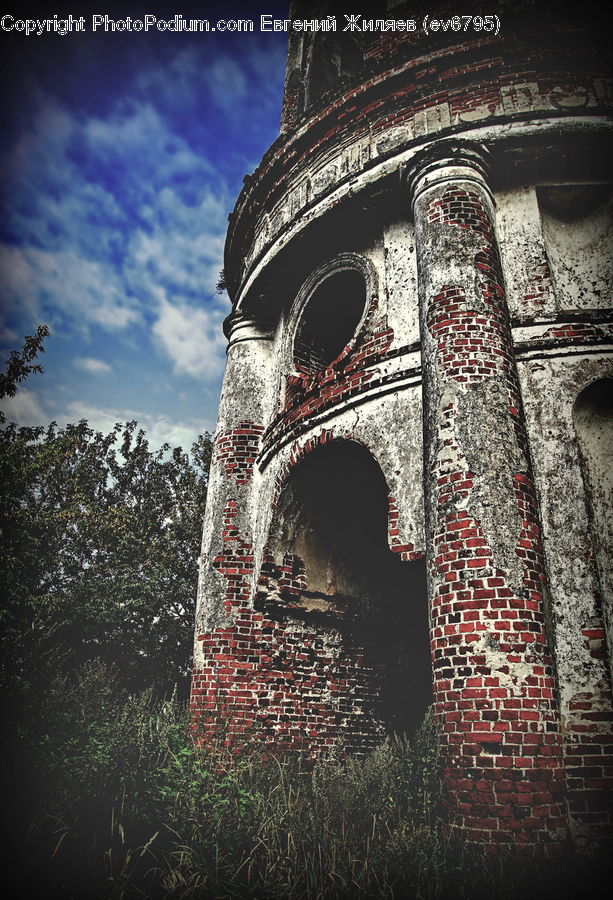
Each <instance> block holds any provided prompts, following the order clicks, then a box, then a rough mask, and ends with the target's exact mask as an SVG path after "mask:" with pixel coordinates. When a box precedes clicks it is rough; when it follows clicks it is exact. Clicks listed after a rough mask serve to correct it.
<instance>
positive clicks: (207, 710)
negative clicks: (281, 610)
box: [191, 313, 271, 724]
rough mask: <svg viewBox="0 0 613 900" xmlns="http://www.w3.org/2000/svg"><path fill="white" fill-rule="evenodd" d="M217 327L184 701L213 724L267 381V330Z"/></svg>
mask: <svg viewBox="0 0 613 900" xmlns="http://www.w3.org/2000/svg"><path fill="white" fill-rule="evenodd" d="M224 328H225V332H226V335H227V337H228V339H229V343H228V356H227V362H226V370H225V374H224V382H223V388H222V393H221V399H220V404H219V413H218V418H217V428H216V431H215V437H214V441H213V456H212V460H211V471H210V476H209V485H208V492H207V502H206V512H205V518H204V531H203V538H202V551H201V557H200V578H199V583H198V603H197V610H196V641H195V647H194V673H193V677H192V701H191V702H192V708H193V710H194V721H195V722H198V721H204V719H209V720H211V721H212V722H213V724H215V720H216V719H217V718H218V717H219V714H220V713H223V710H220V709H219V692H220V685H222V684H224V683H225V682H228V683H230V681H231V679H224V678H223V677H222V669H223V666H224V661H225V660H226V659H227V658H229V657H231V656H232V653H233V652H234V651H233V648H232V646H231V641H232V640H235V639H236V636H235V635H234V631H236V625H235V619H236V616H237V615H238V614H239V611H240V610H244V609H246V608H249V606H250V601H251V599H252V594H253V569H254V549H253V543H254V535H253V529H254V522H255V517H256V511H257V510H256V506H257V496H256V495H255V493H254V477H253V476H254V463H255V458H256V456H257V452H258V449H259V444H260V437H261V435H262V432H263V431H264V419H265V415H266V403H267V399H268V395H269V388H270V384H271V379H270V353H271V341H270V335H269V334H268V333H267V332H266V331H264V330H263V329H262V328H261V327H260V326H259V325H258V324H257V322H256V321H255V320H253V319H251V318H250V317H248V316H245V315H243V314H237V313H233V314H232V315H230V316H229V317H228V318H227V319H226V322H225V325H224ZM224 629H225V631H224ZM226 632H227V633H226ZM220 635H222V636H220ZM203 714H204V715H203Z"/></svg>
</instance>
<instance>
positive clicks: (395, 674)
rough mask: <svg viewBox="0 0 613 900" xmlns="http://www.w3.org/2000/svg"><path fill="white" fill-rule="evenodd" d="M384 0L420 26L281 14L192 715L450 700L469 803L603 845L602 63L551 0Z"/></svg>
mask: <svg viewBox="0 0 613 900" xmlns="http://www.w3.org/2000/svg"><path fill="white" fill-rule="evenodd" d="M468 5H469V7H471V4H470V3H469V4H468ZM324 6H325V5H322V16H325V15H328V14H329V8H328V7H327V6H326V7H325V9H324ZM388 6H389V9H388V10H387V13H386V15H385V18H384V19H382V20H381V21H387V20H388V18H389V19H390V20H391V19H402V18H404V20H408V19H415V20H416V22H417V26H416V28H415V30H409V29H407V28H403V29H402V30H401V29H398V30H392V29H391V28H377V27H374V26H373V27H370V26H369V27H368V28H367V29H365V30H364V31H360V32H358V31H357V30H356V32H355V33H352V34H350V35H344V36H343V33H342V32H341V28H342V26H343V24H344V21H340V24H339V26H338V29H339V30H338V31H337V32H334V30H327V31H325V32H324V31H319V32H318V31H313V29H311V28H309V29H306V30H305V29H304V28H303V29H301V30H300V31H293V32H291V34H290V39H289V51H288V63H287V78H286V91H285V99H284V109H283V116H282V133H281V136H280V137H279V139H278V141H277V142H276V143H275V144H274V145H273V146H272V147H271V148H270V150H269V151H268V153H267V154H266V155H265V156H264V159H263V160H262V163H261V164H260V166H259V167H258V169H257V171H256V172H255V173H254V175H253V176H252V177H251V178H249V179H247V180H246V183H245V187H244V189H243V191H242V193H241V196H240V197H239V199H238V201H237V204H236V208H235V211H234V213H233V215H232V217H231V222H230V228H229V233H228V239H227V243H226V278H227V283H228V285H229V291H230V294H231V298H232V301H233V312H232V314H231V316H230V317H229V319H228V320H227V324H226V332H227V335H228V338H229V348H228V362H227V367H226V375H225V380H224V388H223V393H222V399H221V402H220V411H219V420H218V426H217V432H216V438H215V453H214V456H213V462H212V469H211V478H210V487H209V498H208V503H207V514H206V519H205V528H204V536H203V545H202V559H201V577H200V586H199V602H198V613H197V624H196V641H195V655H194V677H193V692H192V705H193V711H194V720H195V722H197V723H198V726H199V728H200V729H201V731H200V733H201V734H202V735H203V738H204V739H206V737H207V735H215V736H216V737H219V736H222V737H223V739H224V740H226V741H227V743H228V745H230V746H234V747H236V748H237V749H239V750H240V748H241V747H242V746H243V745H244V743H245V741H248V740H249V739H251V738H254V737H255V738H256V739H258V740H264V741H266V742H267V743H268V744H269V745H270V747H271V748H273V749H276V750H277V751H280V750H287V749H290V748H299V749H301V750H302V751H304V752H305V753H306V754H307V755H309V756H311V757H315V756H317V755H318V754H321V753H324V752H326V751H328V750H329V749H330V748H332V747H337V748H339V749H340V750H341V751H343V752H352V753H353V752H357V753H360V752H365V751H367V750H368V749H370V748H372V747H373V746H374V745H375V744H376V743H377V742H378V741H379V740H380V739H381V738H382V737H383V736H384V735H385V734H386V733H389V732H390V731H402V730H409V731H410V730H411V728H413V727H414V726H415V725H416V724H417V722H418V721H419V719H420V717H421V716H422V715H423V712H424V710H425V708H426V707H427V706H428V705H429V704H430V703H433V704H434V710H435V714H436V717H437V721H438V723H439V725H440V728H441V735H442V737H441V749H442V759H443V767H444V778H445V783H446V796H447V804H448V810H449V815H450V818H451V821H452V823H453V824H454V826H455V827H457V828H460V829H461V830H462V831H464V833H465V834H466V835H467V836H468V837H469V838H470V839H471V840H474V841H477V842H483V843H487V844H490V845H493V846H514V847H519V848H521V849H524V850H526V851H529V852H540V853H545V854H550V853H555V852H559V850H560V848H561V847H563V846H565V841H566V840H568V839H572V840H574V841H575V843H576V845H577V846H578V847H579V848H580V849H583V848H589V847H590V846H591V845H592V844H593V842H595V841H596V842H598V841H606V840H610V839H611V834H612V832H611V828H612V825H611V814H612V802H611V787H612V785H613V760H612V758H611V753H612V746H613V730H612V724H613V714H612V708H611V652H612V643H613V583H612V578H611V574H610V573H611V571H613V560H612V559H611V552H612V551H611V547H612V546H613V524H612V518H611V514H612V508H613V475H612V474H611V465H610V461H611V459H612V458H613V425H612V410H611V396H612V395H613V392H612V391H611V387H612V386H613V360H612V358H611V343H612V342H611V332H612V322H611V278H612V275H613V262H612V260H611V250H610V248H611V243H612V241H613V227H612V224H611V209H612V196H613V191H612V185H611V177H610V172H609V170H608V168H607V166H606V163H605V161H606V159H607V158H610V154H611V150H612V149H613V148H612V147H611V137H610V134H609V132H608V130H607V126H606V123H605V117H606V114H607V113H610V111H611V97H612V96H613V92H612V91H611V85H610V82H609V81H608V80H607V77H606V76H607V72H606V68H605V66H604V64H603V61H602V57H601V55H600V54H599V42H598V36H597V35H594V34H593V33H590V30H589V22H588V21H587V17H585V20H581V21H579V19H578V18H577V17H574V18H571V19H564V18H563V17H562V8H561V6H560V5H559V4H557V5H556V4H553V7H552V9H551V10H550V12H549V15H548V16H545V18H543V17H542V16H541V15H540V13H541V12H542V10H540V12H539V14H537V12H536V11H535V10H534V7H533V5H532V4H527V3H526V4H521V3H520V4H516V7H517V8H516V9H515V10H514V11H511V10H510V9H509V8H508V4H504V5H501V7H500V9H499V10H498V12H499V13H500V28H499V29H498V30H497V31H484V30H483V29H480V30H478V31H477V30H475V28H474V27H472V26H470V25H469V26H467V28H466V29H465V30H462V31H461V33H460V32H458V31H457V30H454V29H453V28H452V27H451V26H449V27H448V28H447V29H442V28H439V29H438V30H436V29H435V30H432V31H431V32H426V30H425V29H424V27H423V24H422V19H420V16H423V15H425V13H428V15H429V16H430V17H432V16H438V17H439V18H440V19H441V20H443V21H448V20H447V19H445V16H453V12H454V11H453V10H452V9H451V8H450V6H449V4H445V3H444V2H435V3H434V4H428V5H427V8H426V5H424V4H422V3H420V2H417V3H412V4H404V3H397V2H395V3H389V4H388ZM303 7H305V4H304V3H300V2H298V3H295V4H294V5H293V7H292V10H293V11H292V15H293V16H294V17H298V18H299V17H300V16H303V17H305V18H308V19H313V16H314V12H313V4H309V10H308V16H307V14H306V12H305V13H301V10H302V9H303ZM464 12H466V14H467V15H468V14H469V13H471V9H466V10H465V11H464ZM381 15H382V16H383V13H381ZM373 21H375V20H374V19H373ZM471 21H472V20H471Z"/></svg>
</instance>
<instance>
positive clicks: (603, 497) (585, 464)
mask: <svg viewBox="0 0 613 900" xmlns="http://www.w3.org/2000/svg"><path fill="white" fill-rule="evenodd" d="M574 419H575V431H576V433H577V442H578V445H579V456H580V460H581V469H582V473H583V481H584V484H585V491H586V496H587V502H588V512H589V516H590V520H591V522H590V524H591V531H592V538H593V542H594V552H595V556H596V565H597V568H598V576H599V581H600V590H601V595H602V610H603V618H604V622H605V628H606V631H607V645H608V651H609V664H611V656H612V648H613V378H603V379H602V380H600V381H596V382H594V383H593V384H590V385H589V387H587V388H585V390H583V391H582V392H581V393H580V394H579V396H578V397H577V400H576V402H575V408H574Z"/></svg>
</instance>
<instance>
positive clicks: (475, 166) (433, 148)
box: [402, 139, 491, 206]
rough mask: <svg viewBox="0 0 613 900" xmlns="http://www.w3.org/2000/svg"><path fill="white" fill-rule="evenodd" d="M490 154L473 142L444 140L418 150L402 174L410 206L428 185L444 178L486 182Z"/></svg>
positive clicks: (483, 146) (442, 180)
mask: <svg viewBox="0 0 613 900" xmlns="http://www.w3.org/2000/svg"><path fill="white" fill-rule="evenodd" d="M489 174H490V153H489V150H488V149H487V147H485V145H484V144H480V143H477V142H476V141H463V140H454V139H450V140H443V141H436V142H435V143H433V144H429V145H428V146H427V147H425V148H424V149H423V150H419V151H418V152H417V153H416V154H415V156H414V157H413V159H412V160H411V161H410V162H409V163H408V165H407V166H406V168H405V170H404V171H403V173H402V180H403V182H404V184H405V185H406V187H407V189H408V191H409V194H410V197H411V202H412V204H413V206H414V205H415V202H416V200H417V199H418V197H419V196H420V194H422V193H423V191H425V190H426V189H427V188H429V187H432V186H434V185H437V184H441V183H442V182H445V181H476V182H478V183H479V184H481V186H482V187H484V188H485V189H486V190H487V191H488V193H490V196H491V192H490V189H489V185H488V179H489Z"/></svg>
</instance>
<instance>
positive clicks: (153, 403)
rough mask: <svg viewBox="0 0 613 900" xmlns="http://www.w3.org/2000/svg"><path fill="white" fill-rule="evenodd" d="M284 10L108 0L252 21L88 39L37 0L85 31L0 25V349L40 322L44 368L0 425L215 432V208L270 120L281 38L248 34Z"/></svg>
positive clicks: (156, 436)
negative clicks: (199, 30) (246, 29)
mask: <svg viewBox="0 0 613 900" xmlns="http://www.w3.org/2000/svg"><path fill="white" fill-rule="evenodd" d="M21 8H22V7H15V9H14V10H12V12H13V14H14V16H15V18H16V19H17V18H18V17H19V16H20V15H21V16H22V17H23V16H24V14H23V13H20V12H19V9H21ZM26 9H28V10H29V12H28V15H32V11H31V8H30V7H29V5H27V6H26ZM285 11H286V5H285V4H279V3H275V2H272V3H267V4H266V5H262V7H260V6H254V5H250V6H247V5H244V4H241V3H236V4H224V5H221V4H218V3H206V2H203V3H199V4H195V3H192V4H190V3H183V4H180V3H179V4H176V5H172V6H170V5H168V4H161V3H155V2H151V3H148V4H146V5H144V4H139V3H129V2H128V3H118V2H108V3H106V4H100V6H99V8H96V10H95V12H97V13H100V12H102V13H108V14H109V16H111V17H112V18H121V17H124V18H125V17H126V16H128V15H130V16H132V18H138V17H139V16H140V17H143V16H144V14H145V13H150V14H156V15H157V16H158V17H160V18H162V17H165V18H171V17H172V16H174V14H175V13H179V14H181V15H184V16H185V17H186V18H189V16H190V14H191V15H194V16H198V17H199V18H209V19H210V20H217V19H218V18H222V17H223V18H226V19H227V18H235V19H238V18H253V19H254V22H255V28H254V31H253V33H233V34H223V33H221V32H219V31H216V32H215V33H211V32H209V33H208V34H206V33H204V34H188V33H177V34H171V33H169V32H168V31H166V32H157V31H149V32H148V33H147V34H145V33H144V32H141V33H135V32H132V33H125V32H124V33H122V34H120V33H114V34H113V33H105V32H104V31H99V32H96V33H95V34H92V33H91V29H90V27H89V25H90V19H91V16H90V10H89V9H88V7H87V5H86V4H85V5H84V4H75V5H72V6H60V7H57V6H51V5H49V6H48V7H47V8H46V9H45V7H44V6H43V7H42V13H43V14H47V15H48V16H51V17H52V16H53V14H55V13H56V14H58V16H60V15H61V16H64V15H66V14H68V13H72V14H73V15H75V16H77V15H81V14H82V15H84V16H85V21H86V27H87V29H88V30H87V31H86V33H83V34H81V33H79V34H67V35H64V36H61V35H59V34H53V33H52V34H46V35H43V36H41V37H37V36H36V35H29V36H28V37H26V36H25V35H24V34H23V32H22V33H20V34H16V33H15V32H12V33H7V32H0V54H1V58H2V59H3V60H4V61H3V63H2V64H1V66H2V68H1V70H0V71H1V74H2V118H3V122H4V123H5V128H4V130H3V134H2V136H1V137H0V164H1V167H2V226H1V231H0V285H1V288H0V290H1V299H2V318H1V323H0V341H1V344H0V349H1V351H2V353H3V356H6V354H7V353H8V351H10V350H11V349H13V348H17V347H20V346H21V342H22V339H23V336H24V335H25V334H31V333H32V332H33V331H34V330H35V328H36V326H37V325H38V324H40V323H43V322H44V323H46V324H47V325H48V326H49V327H50V329H51V335H50V337H49V338H48V339H47V341H46V353H45V355H44V356H43V357H42V360H41V361H42V363H43V365H44V368H45V373H44V374H43V375H34V376H32V377H31V378H30V379H29V380H28V381H27V382H26V383H25V385H24V386H23V387H22V388H21V390H20V391H19V393H18V395H17V396H16V397H15V398H14V399H12V400H10V401H8V402H5V404H4V407H5V410H6V413H7V416H8V417H9V418H10V419H13V420H16V421H18V422H19V423H20V424H46V423H48V422H49V421H51V420H55V421H57V422H58V423H60V424H64V423H66V422H71V421H72V422H74V421H78V420H79V419H82V418H85V419H87V420H88V421H89V422H90V424H91V425H92V426H93V427H95V428H97V429H100V430H103V431H108V430H110V429H111V428H112V426H113V424H114V423H115V422H117V421H119V422H121V421H126V420H128V419H137V420H138V421H139V423H140V424H141V425H142V427H144V428H145V429H146V431H147V433H148V435H149V437H150V441H151V443H152V444H153V445H155V446H158V445H159V444H161V443H162V442H163V441H169V442H170V443H171V444H172V445H173V446H175V445H178V444H181V445H182V446H184V447H185V448H188V447H189V446H190V444H191V442H192V440H194V439H195V437H196V436H197V435H198V433H200V432H203V431H206V430H208V431H211V430H212V429H213V428H214V424H215V415H216V408H217V401H218V396H219V389H220V385H221V377H222V374H223V365H224V359H225V339H224V337H223V334H222V331H221V323H222V321H223V318H224V317H225V315H227V313H228V311H229V301H228V298H227V296H226V295H225V294H224V295H218V294H217V293H216V290H215V285H216V283H217V280H218V276H219V272H220V269H221V268H222V265H223V262H222V254H223V243H224V237H225V231H226V227H227V217H228V213H229V212H230V210H231V209H232V207H233V205H234V202H235V200H236V197H237V196H238V193H239V191H240V187H241V184H242V180H243V176H244V175H245V174H246V173H248V172H252V171H253V169H254V168H255V167H256V165H257V164H258V162H259V160H260V158H261V156H262V154H263V153H264V151H265V150H266V149H267V147H268V146H269V145H270V144H271V143H272V141H273V140H274V139H275V137H276V136H277V134H278V130H279V116H280V109H281V97H282V88H283V75H284V64H285V53H286V46H287V38H286V35H284V34H283V33H282V32H281V33H279V32H278V33H276V34H275V33H261V32H260V31H259V28H258V24H259V15H260V13H267V14H276V15H278V16H280V17H283V16H284V15H285ZM36 12H37V16H38V17H41V18H42V14H41V12H40V7H37V8H36Z"/></svg>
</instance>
